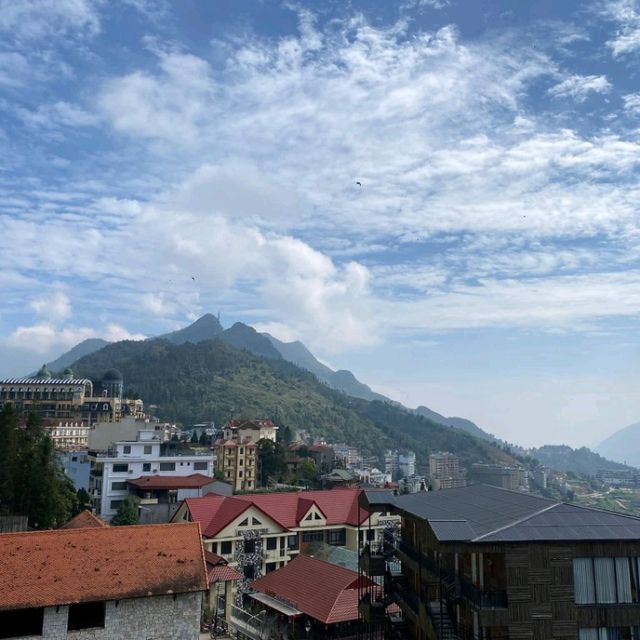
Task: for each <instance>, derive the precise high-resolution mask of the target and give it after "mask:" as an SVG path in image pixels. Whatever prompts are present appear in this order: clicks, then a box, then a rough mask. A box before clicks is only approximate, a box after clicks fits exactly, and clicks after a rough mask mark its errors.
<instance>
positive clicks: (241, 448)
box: [240, 447, 244, 455]
mask: <svg viewBox="0 0 640 640" xmlns="http://www.w3.org/2000/svg"><path fill="white" fill-rule="evenodd" d="M243 453H244V448H243V447H240V455H242V454H243Z"/></svg>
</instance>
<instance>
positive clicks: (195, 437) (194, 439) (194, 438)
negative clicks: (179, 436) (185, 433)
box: [190, 429, 198, 444]
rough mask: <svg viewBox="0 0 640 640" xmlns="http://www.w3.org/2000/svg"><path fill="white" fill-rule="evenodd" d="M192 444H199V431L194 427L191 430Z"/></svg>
mask: <svg viewBox="0 0 640 640" xmlns="http://www.w3.org/2000/svg"><path fill="white" fill-rule="evenodd" d="M190 442H191V444H198V433H197V431H196V430H195V429H194V430H193V431H192V432H191V440H190Z"/></svg>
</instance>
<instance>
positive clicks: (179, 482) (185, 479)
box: [127, 473, 214, 490]
mask: <svg viewBox="0 0 640 640" xmlns="http://www.w3.org/2000/svg"><path fill="white" fill-rule="evenodd" d="M212 482H214V479H213V478H210V477H209V476H205V475H203V474H201V473H192V474H191V475H190V476H142V477H141V478H136V479H135V480H127V484H131V485H133V486H134V487H137V488H138V489H158V490H162V489H167V490H171V489H201V488H202V487H205V486H207V485H208V484H211V483H212Z"/></svg>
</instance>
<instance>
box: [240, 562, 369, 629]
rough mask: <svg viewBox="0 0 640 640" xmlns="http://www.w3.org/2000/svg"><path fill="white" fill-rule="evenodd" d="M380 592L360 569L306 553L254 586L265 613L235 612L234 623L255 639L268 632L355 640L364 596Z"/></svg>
mask: <svg viewBox="0 0 640 640" xmlns="http://www.w3.org/2000/svg"><path fill="white" fill-rule="evenodd" d="M376 589H377V585H376V583H375V582H374V581H373V580H370V579H367V578H362V577H360V576H359V575H358V573H357V572H356V571H352V570H351V569H346V568H344V567H340V566H337V565H335V564H331V563H329V562H324V561H323V560H318V559H316V558H311V557H309V556H306V555H300V556H298V557H297V558H295V559H294V560H292V561H291V562H290V563H289V564H287V565H286V566H285V567H282V568H281V569H278V570H277V571H273V572H272V573H269V574H268V575H266V576H263V577H262V578H259V579H257V580H255V581H254V582H253V583H252V584H251V591H250V592H249V593H248V596H249V597H250V598H251V599H252V600H253V603H254V605H256V606H257V607H259V608H260V609H261V612H262V614H263V615H260V614H257V615H255V616H253V618H248V617H247V616H246V615H238V614H239V613H240V614H242V613H244V612H242V611H238V610H237V609H234V612H233V614H232V617H231V624H232V627H234V628H235V630H236V631H237V632H240V633H242V634H244V635H245V636H248V637H249V638H252V639H255V640H258V639H259V638H263V637H265V635H263V634H264V632H265V631H267V633H270V634H271V635H270V636H268V637H280V638H284V637H296V638H309V639H310V640H324V639H325V638H327V639H330V638H334V639H337V638H355V637H357V634H358V631H359V628H360V627H359V624H358V617H359V614H358V603H359V601H360V598H362V596H363V595H364V594H365V593H366V594H369V592H370V591H372V590H376Z"/></svg>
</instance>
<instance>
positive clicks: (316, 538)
mask: <svg viewBox="0 0 640 640" xmlns="http://www.w3.org/2000/svg"><path fill="white" fill-rule="evenodd" d="M323 541H324V531H303V532H302V542H323Z"/></svg>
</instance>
